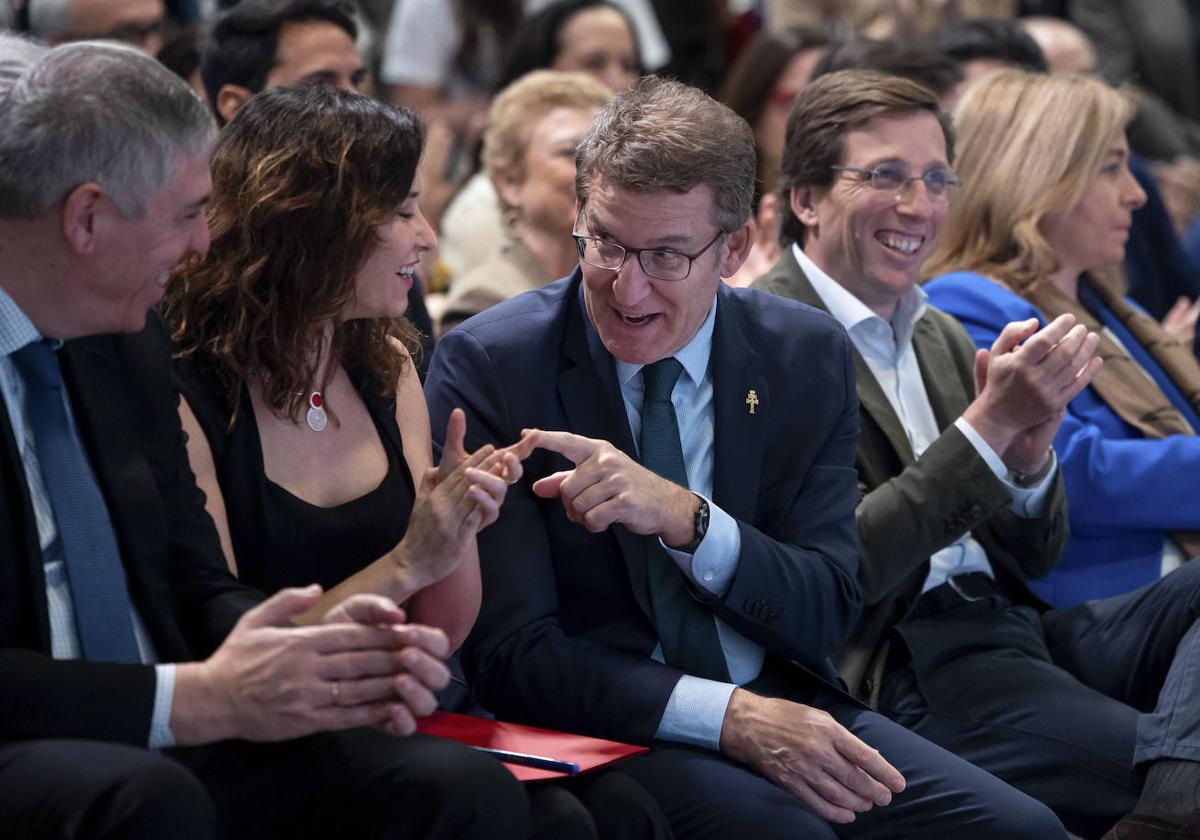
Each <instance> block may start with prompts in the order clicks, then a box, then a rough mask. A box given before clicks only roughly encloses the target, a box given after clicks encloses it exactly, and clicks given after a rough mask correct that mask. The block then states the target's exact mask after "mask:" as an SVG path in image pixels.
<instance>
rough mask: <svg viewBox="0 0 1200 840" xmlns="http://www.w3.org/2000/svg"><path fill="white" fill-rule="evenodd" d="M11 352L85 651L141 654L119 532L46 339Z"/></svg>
mask: <svg viewBox="0 0 1200 840" xmlns="http://www.w3.org/2000/svg"><path fill="white" fill-rule="evenodd" d="M11 358H12V360H13V363H14V364H15V365H16V367H17V370H18V371H19V372H20V374H21V377H22V378H23V379H24V380H25V388H26V390H27V392H28V396H27V399H26V405H27V406H28V408H29V419H30V421H31V423H32V427H33V439H34V445H35V448H36V450H37V457H38V461H39V462H40V464H41V467H42V480H43V482H44V483H45V485H46V492H47V493H48V494H49V495H50V506H51V508H52V509H53V510H54V519H55V522H56V523H57V525H58V538H59V540H60V541H61V543H62V550H63V558H64V561H65V565H66V569H67V580H68V583H69V586H70V590H71V601H72V604H73V606H74V611H75V626H76V628H77V629H78V631H79V641H80V644H81V645H82V647H83V656H84V658H85V659H88V660H90V661H93V662H127V663H138V662H141V661H142V658H141V654H140V652H139V651H138V646H137V638H136V637H135V636H134V634H133V619H132V617H131V605H130V601H129V591H128V589H127V587H126V583H125V570H124V569H123V568H122V567H121V556H120V554H119V552H118V550H117V538H116V535H115V534H114V533H113V526H112V522H111V521H110V520H109V518H108V508H107V507H106V506H105V504H104V497H103V496H101V495H100V488H99V487H98V486H97V484H96V477H95V476H94V475H93V474H92V469H91V466H90V465H89V464H88V460H87V456H86V455H85V454H84V451H83V446H82V445H81V444H80V442H79V438H78V437H77V436H76V434H75V430H74V428H73V427H72V425H71V422H70V420H69V419H68V418H67V410H66V403H65V401H64V397H63V381H62V372H61V371H60V369H59V366H58V359H57V357H56V356H55V355H54V350H53V349H51V347H50V345H49V344H47V343H46V342H45V341H35V342H34V343H32V344H27V345H26V346H25V347H23V348H21V349H20V350H18V351H17V352H16V353H13V354H12V357H11Z"/></svg>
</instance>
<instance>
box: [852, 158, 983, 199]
mask: <svg viewBox="0 0 1200 840" xmlns="http://www.w3.org/2000/svg"><path fill="white" fill-rule="evenodd" d="M829 168H830V169H832V170H833V171H834V172H849V173H851V174H852V175H857V176H858V177H859V178H860V179H861V180H863V181H866V182H867V183H869V184H870V185H871V189H874V190H883V191H885V192H900V191H902V190H906V189H908V188H909V187H910V186H912V184H913V183H915V182H916V181H920V182H922V183H923V184H924V185H925V194H926V195H928V196H929V197H930V198H944V197H946V196H947V195H948V194H949V192H950V190H951V189H952V188H954V187H959V186H962V182H961V181H959V180H958V179H957V178H955V177H954V173H952V172H949V171H948V170H945V169H930V170H929V171H928V172H925V173H922V174H921V175H909V174H907V173H906V172H905V171H904V170H903V169H901V168H899V167H897V166H888V165H884V166H876V167H875V168H874V169H860V168H859V167H857V166H831V167H829Z"/></svg>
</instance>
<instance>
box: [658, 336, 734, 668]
mask: <svg viewBox="0 0 1200 840" xmlns="http://www.w3.org/2000/svg"><path fill="white" fill-rule="evenodd" d="M682 371H683V365H681V364H680V363H679V362H678V361H677V360H676V359H675V358H674V357H673V356H668V357H667V358H665V359H662V360H661V361H658V362H655V363H654V364H652V365H646V366H645V367H643V368H642V383H643V385H644V387H645V399H644V401H643V403H642V440H641V450H640V452H641V457H642V465H643V466H644V467H646V468H647V469H649V470H653V471H654V472H655V473H657V474H658V475H661V476H662V477H663V478H665V479H667V480H668V481H673V482H674V483H676V484H678V485H679V486H681V487H687V486H688V479H687V469H686V467H685V466H684V461H683V447H682V445H681V444H680V442H679V421H678V420H677V419H676V417H675V406H673V405H672V404H671V391H672V390H673V389H674V388H675V383H676V382H677V381H678V380H679V374H680V373H682ZM645 544H646V568H647V572H648V576H649V584H650V606H651V608H652V609H653V611H654V625H655V629H656V630H657V631H658V639H659V641H660V642H661V643H662V650H663V658H664V659H665V660H666V662H667V664H668V665H671V666H673V667H675V668H679V669H680V670H682V671H684V672H686V673H688V674H691V675H693V676H697V677H706V678H708V679H710V680H720V681H722V682H728V681H729V671H728V669H727V668H726V666H725V655H724V654H723V653H722V652H721V642H720V639H719V638H718V637H717V627H716V624H714V623H713V615H712V613H711V612H709V611H708V610H706V609H704V607H702V606H701V605H700V604H699V602H697V601H696V599H695V598H693V597H692V596H691V594H689V593H688V591H687V582H686V580H685V579H684V576H683V572H681V571H680V570H679V567H678V566H677V565H676V564H675V561H674V560H672V559H671V557H670V556H669V555H668V554H667V553H666V552H665V551H663V549H662V546H661V545H660V544H659V541H658V537H656V536H653V535H651V536H649V537H647V538H646V541H645Z"/></svg>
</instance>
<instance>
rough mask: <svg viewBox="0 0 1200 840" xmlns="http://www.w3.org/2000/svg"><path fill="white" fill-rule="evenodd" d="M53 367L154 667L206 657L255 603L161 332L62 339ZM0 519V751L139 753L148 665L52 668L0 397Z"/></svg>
mask: <svg viewBox="0 0 1200 840" xmlns="http://www.w3.org/2000/svg"><path fill="white" fill-rule="evenodd" d="M59 359H60V363H61V365H62V369H63V379H64V381H65V383H66V386H67V390H68V392H69V393H70V395H71V408H72V411H73V413H74V416H75V422H76V425H77V426H78V428H79V432H80V436H81V438H82V439H83V444H84V448H85V449H86V450H87V453H88V456H89V459H90V462H91V465H92V469H93V471H94V472H95V474H96V479H97V482H98V483H99V485H100V490H101V492H102V493H103V495H104V498H105V501H106V503H107V505H108V509H109V515H110V517H111V519H112V522H113V527H114V529H115V531H116V534H117V543H118V547H119V548H120V551H121V560H122V563H123V564H124V566H125V573H126V576H127V577H128V580H129V589H130V595H131V597H132V598H133V601H134V603H135V605H136V606H137V608H138V612H139V613H140V615H141V617H142V620H143V622H144V623H145V626H146V630H147V632H148V633H149V635H150V638H151V641H152V642H153V643H154V647H155V650H156V651H157V653H158V657H159V659H160V660H161V661H163V662H176V661H181V660H188V659H193V658H195V657H197V656H201V655H205V654H207V653H208V652H209V651H210V650H211V649H213V648H215V647H216V646H217V645H218V644H219V643H220V641H221V640H222V639H223V638H224V637H225V635H226V634H227V633H228V632H229V630H230V629H232V627H233V624H234V623H235V622H236V620H237V618H238V616H239V615H241V613H242V612H243V611H244V610H245V609H247V608H249V607H250V606H251V605H253V604H255V603H257V602H258V601H260V600H261V599H262V596H261V595H260V594H259V593H257V592H255V591H254V590H252V589H249V588H248V587H245V586H243V585H242V584H240V583H239V582H238V581H237V580H236V579H235V578H234V577H233V576H232V575H230V574H229V571H228V570H227V569H226V567H225V560H224V555H223V554H222V553H221V547H220V544H219V543H218V542H217V535H216V529H215V528H214V527H213V524H212V520H211V519H210V518H209V516H208V514H207V513H206V512H205V510H204V495H203V494H202V493H201V492H200V490H199V489H198V488H197V487H196V482H195V479H194V478H193V476H192V473H191V470H190V468H189V467H188V461H187V453H186V450H185V448H184V438H183V430H182V429H181V428H180V425H179V415H178V413H177V405H178V396H177V394H176V392H175V390H174V388H173V387H172V384H171V365H170V348H169V346H168V344H167V341H166V335H165V333H164V332H163V330H162V327H161V324H160V322H159V321H158V319H157V317H155V316H151V320H150V323H149V325H148V326H147V328H146V329H145V330H144V331H143V332H141V333H138V334H136V335H123V336H95V337H91V338H84V339H78V340H75V341H68V342H67V343H66V344H65V345H64V346H63V348H62V350H60V351H59ZM0 517H3V522H2V527H0V741H10V740H21V739H28V738H89V739H97V740H110V741H125V742H128V743H131V744H135V745H139V746H145V745H146V742H147V739H148V737H149V733H150V717H151V712H152V710H153V707H154V687H155V675H154V669H153V668H152V667H150V666H147V665H114V664H105V663H92V662H84V661H80V660H75V661H65V662H62V661H55V660H53V659H51V658H50V649H51V648H50V622H49V617H48V612H47V605H46V583H45V577H44V575H43V572H42V563H43V560H42V552H41V548H40V547H39V542H38V536H37V525H36V522H35V520H34V515H33V508H32V506H31V503H30V498H29V489H28V487H27V486H26V484H25V473H24V468H23V466H22V464H21V458H20V454H19V452H18V450H17V444H16V440H15V438H14V435H13V430H12V428H11V425H10V423H9V417H8V410H7V409H6V408H5V406H4V402H3V398H2V397H0ZM58 525H59V527H60V528H69V527H70V523H63V522H60V523H58Z"/></svg>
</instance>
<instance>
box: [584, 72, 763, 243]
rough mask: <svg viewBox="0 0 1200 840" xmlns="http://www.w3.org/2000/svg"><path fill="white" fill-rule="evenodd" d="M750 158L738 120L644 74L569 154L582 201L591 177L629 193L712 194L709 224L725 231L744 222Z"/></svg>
mask: <svg viewBox="0 0 1200 840" xmlns="http://www.w3.org/2000/svg"><path fill="white" fill-rule="evenodd" d="M755 167H756V157H755V151H754V133H753V132H752V131H751V130H750V126H749V125H748V124H747V123H746V121H745V120H744V119H742V118H741V117H739V116H738V115H737V114H735V113H734V112H733V111H731V110H730V109H729V108H727V107H726V106H724V105H722V104H721V103H720V102H717V101H716V100H715V99H713V98H712V97H710V96H708V95H707V94H705V93H704V92H703V91H702V90H700V89H698V88H694V87H690V86H688V85H685V84H683V83H682V82H676V81H671V80H666V79H661V78H659V77H657V76H645V77H643V78H641V79H639V80H638V82H637V83H636V84H635V85H634V86H633V87H631V88H629V89H628V90H624V91H622V92H620V93H618V94H617V95H616V96H614V97H613V99H612V100H611V101H610V102H609V103H608V104H607V105H606V106H604V107H603V108H601V109H600V113H599V114H598V115H597V116H596V119H595V120H593V121H592V124H591V126H589V127H588V130H587V132H586V133H585V134H584V135H583V139H582V140H580V142H579V148H578V149H576V151H575V192H576V195H578V196H579V200H580V202H585V201H587V198H588V190H589V188H590V185H591V181H592V178H594V177H595V176H597V175H602V176H604V178H605V179H607V180H611V181H612V182H613V183H614V184H615V185H616V186H617V187H619V188H621V189H627V190H631V191H633V192H674V193H680V194H682V193H686V192H690V191H691V190H692V189H694V188H696V187H698V186H700V185H701V184H705V185H707V186H708V187H709V188H710V189H711V190H712V193H713V206H714V209H715V214H714V218H713V221H714V222H716V224H717V227H719V228H720V229H721V230H722V231H725V232H726V233H729V232H731V231H735V230H737V229H738V228H740V227H741V226H742V225H744V224H745V223H746V220H747V219H749V218H750V206H751V201H752V200H753V198H754V173H755Z"/></svg>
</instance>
